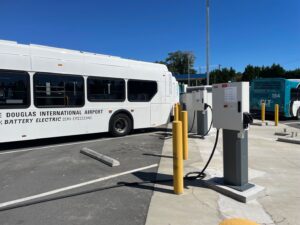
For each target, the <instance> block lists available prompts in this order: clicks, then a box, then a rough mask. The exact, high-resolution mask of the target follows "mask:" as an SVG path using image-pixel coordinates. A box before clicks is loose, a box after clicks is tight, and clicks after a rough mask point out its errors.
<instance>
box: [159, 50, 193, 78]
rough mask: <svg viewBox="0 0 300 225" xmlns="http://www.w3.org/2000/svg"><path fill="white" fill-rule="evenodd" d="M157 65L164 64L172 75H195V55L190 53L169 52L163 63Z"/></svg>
mask: <svg viewBox="0 0 300 225" xmlns="http://www.w3.org/2000/svg"><path fill="white" fill-rule="evenodd" d="M158 63H162V64H165V65H166V66H167V67H168V69H169V71H170V72H172V73H174V74H188V73H189V74H195V73H196V70H195V69H194V63H195V55H194V54H193V53H192V52H187V51H176V52H170V53H169V54H168V57H167V58H166V60H165V61H159V62H158Z"/></svg>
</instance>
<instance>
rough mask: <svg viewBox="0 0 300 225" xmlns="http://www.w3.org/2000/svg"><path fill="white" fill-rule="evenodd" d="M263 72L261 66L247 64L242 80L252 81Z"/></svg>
mask: <svg viewBox="0 0 300 225" xmlns="http://www.w3.org/2000/svg"><path fill="white" fill-rule="evenodd" d="M260 73H261V68H260V67H259V66H252V65H247V66H246V68H245V70H244V72H243V76H242V81H251V80H253V79H255V78H258V77H259V76H260Z"/></svg>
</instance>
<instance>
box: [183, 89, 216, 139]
mask: <svg viewBox="0 0 300 225" xmlns="http://www.w3.org/2000/svg"><path fill="white" fill-rule="evenodd" d="M181 101H182V103H183V107H184V109H185V110H187V111H188V125H189V127H188V130H189V131H190V132H192V133H196V134H198V135H205V134H207V132H208V130H209V127H210V124H211V121H212V112H211V110H209V109H208V106H210V107H211V105H212V86H195V87H187V91H186V93H184V94H182V96H181Z"/></svg>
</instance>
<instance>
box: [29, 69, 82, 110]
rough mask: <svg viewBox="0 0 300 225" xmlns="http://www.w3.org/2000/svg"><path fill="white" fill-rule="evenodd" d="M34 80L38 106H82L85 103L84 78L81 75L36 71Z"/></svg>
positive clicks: (35, 99) (35, 98) (35, 102)
mask: <svg viewBox="0 0 300 225" xmlns="http://www.w3.org/2000/svg"><path fill="white" fill-rule="evenodd" d="M33 81H34V104H35V106H36V107H39V108H53V107H81V106H83V105H84V79H83V77H81V76H75V75H61V74H48V73H36V74H35V75H34V77H33Z"/></svg>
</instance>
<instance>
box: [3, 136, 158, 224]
mask: <svg viewBox="0 0 300 225" xmlns="http://www.w3.org/2000/svg"><path fill="white" fill-rule="evenodd" d="M160 133H161V131H156V130H147V131H146V132H138V133H135V134H133V135H130V136H127V137H124V138H111V137H109V136H108V135H106V134H104V135H102V136H101V135H100V136H97V137H94V138H93V137H76V138H75V139H74V140H73V139H72V138H71V140H70V138H66V140H65V141H63V139H62V140H59V141H57V140H56V139H53V140H44V141H41V140H40V141H36V142H37V143H36V142H34V141H33V142H30V143H29V144H28V143H22V142H20V143H14V144H11V145H5V146H1V147H2V151H0V177H1V179H0V224H2V225H12V224H30V225H40V224H43V225H52V224H53V225H54V224H55V225H57V224H66V225H67V224H70V225H71V224H72V225H74V224H86V225H87V224H114V225H118V224H122V225H124V224H128V225H129V224H130V225H134V224H144V223H145V220H146V216H147V211H148V207H149V203H150V199H151V196H152V192H153V184H152V183H150V182H148V181H149V180H154V179H155V178H156V171H157V164H158V163H159V161H160V154H161V151H162V147H163V140H162V139H161V138H160V137H161V135H160ZM83 147H87V148H90V149H92V150H95V151H98V152H100V153H102V154H105V155H108V156H110V157H112V158H115V159H117V160H119V161H120V164H121V165H120V166H118V167H109V166H107V165H105V164H103V163H101V162H99V161H97V160H95V159H93V158H90V157H88V156H86V155H83V154H81V153H80V150H81V149H82V148H83ZM145 167H146V168H145ZM143 168H144V169H143ZM132 170H136V172H133V173H132V172H130V171H132ZM115 175H116V176H115ZM114 176H115V177H114ZM97 179H98V180H99V181H96V182H91V183H90V184H89V182H90V181H95V180H97ZM101 179H103V180H101ZM78 184H84V185H83V186H80V185H79V186H78V187H76V186H75V188H71V189H68V187H70V186H71V187H72V186H74V185H78ZM62 188H67V189H66V190H62V191H59V192H57V193H55V191H57V190H60V189H62ZM51 191H54V193H52V192H51ZM39 194H41V195H40V196H37V195H39ZM26 197H29V198H28V199H24V198H26ZM15 200H16V203H14V202H12V201H15ZM5 203H8V204H9V205H7V206H5Z"/></svg>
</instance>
